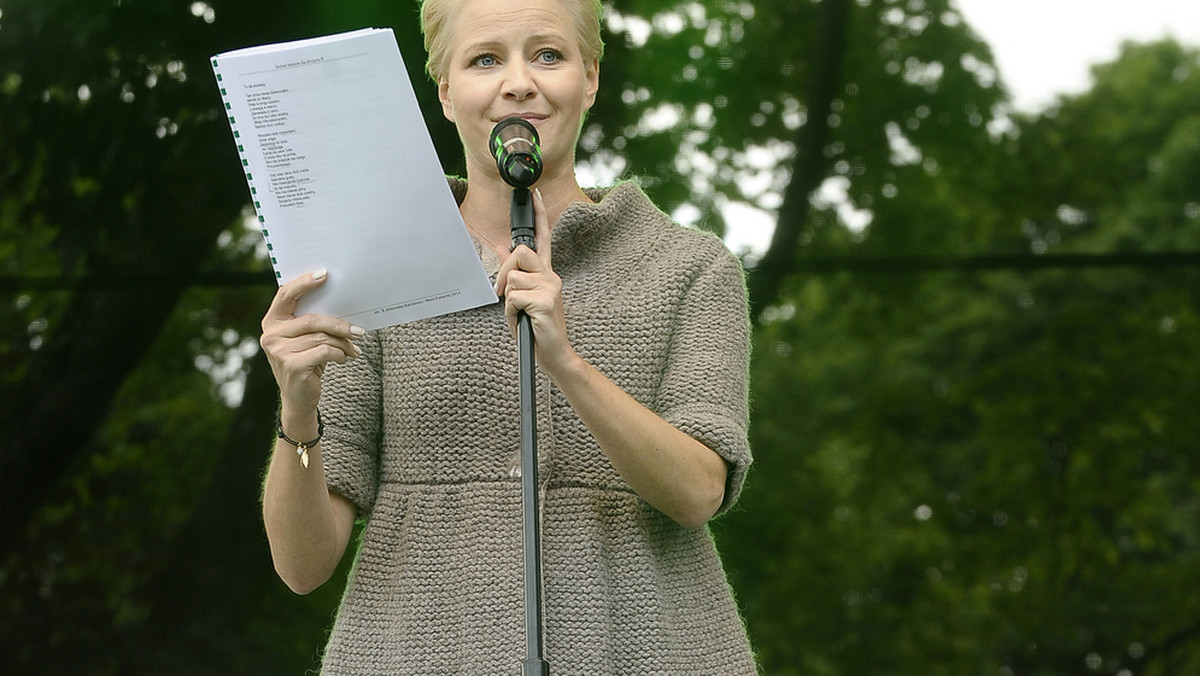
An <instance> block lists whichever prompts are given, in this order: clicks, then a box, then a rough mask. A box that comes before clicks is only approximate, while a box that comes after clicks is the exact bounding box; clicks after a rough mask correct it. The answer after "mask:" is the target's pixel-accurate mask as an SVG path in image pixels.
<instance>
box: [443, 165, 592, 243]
mask: <svg viewBox="0 0 1200 676" xmlns="http://www.w3.org/2000/svg"><path fill="white" fill-rule="evenodd" d="M534 187H535V188H536V189H538V190H540V191H541V192H542V199H543V200H544V201H545V203H546V216H547V217H548V218H549V220H550V227H551V228H553V227H554V224H555V223H557V222H558V217H559V216H561V215H562V212H563V211H565V210H566V209H567V207H568V206H570V205H571V204H572V203H574V202H591V201H592V199H591V198H590V197H588V196H587V193H585V192H584V191H583V190H582V189H581V188H580V187H579V184H578V183H577V182H576V181H575V175H574V173H573V172H568V173H559V174H557V175H548V174H543V175H542V177H541V178H540V179H539V180H538V182H537V184H536V185H535V186H534ZM511 204H512V188H511V187H509V185H508V184H507V183H505V182H504V181H502V180H501V179H500V177H499V176H498V175H497V174H496V173H495V172H494V171H490V172H489V171H472V168H471V167H467V195H466V198H465V199H463V202H462V204H461V205H460V206H459V211H460V212H462V215H463V220H465V221H466V222H467V227H468V228H470V229H471V230H472V231H474V234H475V235H476V236H477V237H479V238H481V239H483V240H484V241H485V242H486V243H488V244H491V245H492V246H493V248H499V247H500V246H502V245H506V244H507V243H508V241H509V209H510V206H511Z"/></svg>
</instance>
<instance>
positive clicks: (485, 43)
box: [438, 0, 599, 175]
mask: <svg viewBox="0 0 1200 676" xmlns="http://www.w3.org/2000/svg"><path fill="white" fill-rule="evenodd" d="M448 29H449V30H451V31H452V34H451V48H450V53H449V59H448V63H447V66H446V75H445V77H443V78H442V81H441V82H439V83H438V95H439V98H441V101H442V110H443V112H444V114H445V115H446V117H447V118H448V119H449V120H450V121H451V122H454V123H455V125H456V126H457V127H458V134H459V137H460V138H461V139H462V142H463V149H464V151H465V153H466V157H467V167H468V175H470V174H472V173H474V172H478V171H481V170H482V171H485V172H490V173H493V174H495V173H497V172H496V164H495V161H494V160H493V159H492V156H491V152H490V150H489V149H488V135H489V134H490V133H491V131H492V128H493V127H494V126H495V125H496V123H497V122H499V121H500V120H502V119H504V118H506V117H510V116H513V115H519V116H521V117H524V118H525V119H527V120H529V121H530V122H532V123H533V125H534V126H535V127H536V128H537V130H538V136H539V137H540V139H541V147H542V155H543V157H544V161H545V170H546V173H547V174H553V173H557V172H562V171H568V172H573V171H574V161H575V143H576V141H578V138H579V128H580V124H581V121H582V119H583V114H584V113H585V112H586V111H587V110H588V109H589V108H591V106H592V103H593V102H594V101H595V99H596V88H597V87H598V85H599V63H597V62H596V61H594V60H593V61H592V62H590V63H585V62H584V61H583V57H582V55H581V54H580V51H579V42H578V40H577V38H576V34H575V29H574V24H573V23H572V20H571V15H570V14H569V13H568V11H567V9H566V8H565V7H564V6H563V4H562V2H561V0H463V2H462V3H461V5H460V6H459V9H458V13H457V14H456V15H455V17H454V19H453V21H452V22H451V24H450V25H449V26H448Z"/></svg>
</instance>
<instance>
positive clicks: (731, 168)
mask: <svg viewBox="0 0 1200 676" xmlns="http://www.w3.org/2000/svg"><path fill="white" fill-rule="evenodd" d="M1048 4H1053V3H1048ZM606 5H607V7H608V13H607V16H606V20H605V29H606V32H605V36H604V37H605V39H606V42H607V45H608V55H607V57H606V59H605V61H604V63H603V65H602V69H601V78H602V88H601V95H600V98H599V100H598V102H597V105H596V108H595V109H594V112H593V114H592V115H591V116H590V117H589V119H588V122H587V124H586V126H585V129H584V134H583V140H582V143H581V150H580V157H581V160H582V165H583V167H584V169H585V171H584V172H582V173H585V174H586V175H587V176H589V177H591V178H593V179H595V180H596V181H599V182H611V181H613V180H616V179H618V178H633V179H637V180H638V181H639V182H640V183H641V184H642V185H643V186H644V187H645V189H646V190H647V192H648V193H649V194H650V195H651V196H652V197H653V198H654V199H655V200H656V201H657V202H658V203H659V204H660V205H662V206H663V207H664V208H665V209H666V210H667V211H669V212H671V213H672V214H673V215H675V216H676V217H677V218H678V219H679V220H680V221H681V222H684V223H688V224H691V225H694V226H695V227H700V228H704V229H707V230H711V231H713V232H716V233H718V234H730V235H731V237H730V239H728V240H727V241H733V238H732V234H733V233H734V232H736V231H737V229H738V227H739V226H740V227H745V225H746V223H761V222H762V218H763V214H766V215H767V216H768V218H769V221H770V223H769V226H770V236H769V237H761V238H760V241H762V242H764V243H765V244H764V245H763V246H761V247H759V248H757V249H754V248H751V249H741V248H740V247H738V246H736V245H731V246H733V247H734V248H735V249H737V252H738V253H740V254H742V255H743V260H744V261H745V263H746V266H747V270H748V279H749V284H750V290H751V301H752V307H753V311H754V319H755V324H754V359H753V364H752V396H753V410H752V427H751V440H752V444H753V448H754V451H755V455H756V462H755V465H754V468H753V470H752V472H751V474H750V477H749V480H748V483H747V487H746V492H745V493H744V496H743V498H742V500H741V501H740V502H739V504H738V506H737V508H736V509H735V510H734V511H733V512H732V513H730V514H727V515H725V516H723V517H721V518H720V519H718V520H717V521H716V522H714V523H713V524H712V532H713V535H714V537H715V538H716V540H717V543H718V545H719V547H720V549H721V551H722V555H723V557H724V559H725V561H726V565H727V568H728V571H729V574H730V579H731V582H732V584H733V586H734V589H735V591H736V593H737V596H738V599H739V602H740V604H741V606H742V608H743V611H744V614H745V617H746V620H747V623H748V628H749V632H750V635H751V638H752V640H753V642H754V645H755V647H756V649H757V651H758V653H759V656H760V660H761V663H762V666H763V672H764V674H767V675H768V676H790V675H794V674H906V675H907V674H912V675H918V674H920V675H936V674H946V675H959V674H996V675H1001V676H1003V675H1024V674H1114V675H1119V676H1133V675H1135V674H1137V675H1142V674H1145V675H1151V674H1160V675H1174V674H1192V673H1200V585H1197V584H1196V583H1195V580H1196V578H1197V576H1198V574H1200V472H1198V471H1197V469H1198V468H1197V464H1198V463H1200V454H1198V453H1197V452H1196V451H1197V445H1198V441H1200V415H1197V412H1198V411H1200V315H1198V310H1200V53H1198V51H1197V49H1196V48H1195V47H1194V46H1191V45H1186V44H1181V43H1179V42H1176V41H1174V40H1171V39H1163V40H1157V41H1153V42H1149V43H1139V44H1134V43H1129V44H1125V45H1123V46H1122V48H1121V50H1120V51H1119V53H1118V54H1115V55H1114V58H1113V59H1112V60H1110V61H1109V62H1106V63H1102V64H1098V65H1096V67H1095V68H1094V69H1093V71H1092V78H1091V80H1090V81H1089V83H1088V84H1087V86H1086V87H1084V88H1083V89H1081V90H1079V91H1076V92H1073V93H1071V94H1070V95H1067V96H1063V97H1060V98H1056V99H1054V100H1052V101H1050V102H1048V103H1047V105H1045V106H1042V107H1039V108H1037V109H1033V110H1029V109H1019V108H1017V107H1016V106H1014V105H1013V98H1012V89H1011V88H1010V87H1009V86H1008V85H1007V83H1006V82H1005V79H1004V73H1003V72H1001V71H999V70H998V69H997V67H996V63H997V62H996V59H995V58H994V55H993V53H992V50H991V49H990V48H989V46H988V44H987V43H986V42H985V41H984V40H983V39H982V37H981V32H979V31H977V30H976V29H975V28H974V27H972V26H971V25H970V23H969V22H968V21H966V20H965V18H964V16H963V14H962V13H960V12H959V11H958V9H957V6H956V5H955V4H954V3H953V2H952V1H950V0H902V1H895V0H712V1H705V2H699V1H686V0H683V1H679V2H674V1H670V0H612V1H610V2H607V3H606ZM1024 6H1025V7H1026V10H1025V11H1030V12H1032V11H1034V10H1032V9H1030V8H1029V6H1028V4H1027V3H1026V4H1025V5H1024ZM1130 11H1137V10H1136V8H1131V9H1130ZM415 17H416V6H415V3H414V2H410V1H408V0H363V1H361V2H355V3H346V2H340V1H335V0H294V1H293V2H290V3H288V4H286V5H281V4H280V3H275V2H265V1H262V0H224V1H220V0H208V1H207V2H193V1H191V0H107V1H105V2H98V1H96V0H88V1H84V0H3V1H0V514H2V515H3V518H0V671H3V673H6V674H7V673H13V674H65V673H71V674H197V675H199V674H298V673H303V672H305V671H306V670H311V669H313V668H315V666H316V664H317V662H316V656H317V651H318V650H319V647H320V646H321V644H322V643H323V640H324V636H325V632H326V631H327V628H328V626H329V624H330V620H331V617H332V613H333V612H334V609H335V607H336V604H337V600H338V597H339V593H340V580H341V579H343V577H344V573H345V570H346V568H347V566H348V565H349V562H350V561H349V559H350V557H349V556H348V557H347V561H346V562H345V565H344V566H343V568H342V570H341V572H340V573H339V576H338V577H336V578H335V580H333V581H331V582H330V583H329V584H327V585H325V586H324V587H323V588H321V589H320V590H318V591H317V592H315V593H313V594H311V595H309V596H306V597H299V596H295V595H293V594H291V593H290V592H289V591H287V589H286V588H285V587H284V586H283V585H282V583H281V582H279V581H278V579H277V578H276V577H275V575H274V572H273V571H272V569H271V564H270V560H269V556H268V552H267V548H266V544H265V540H264V537H263V534H262V527H261V522H260V519H259V512H258V507H257V499H258V490H259V481H260V477H261V473H262V470H263V467H264V466H265V462H266V459H267V452H268V450H269V448H270V446H271V441H272V437H273V430H272V423H271V421H272V420H273V417H274V409H275V406H276V393H275V390H274V385H273V381H272V379H271V376H270V372H269V369H268V368H266V366H265V363H264V360H263V359H262V357H261V354H260V353H259V351H258V349H257V336H258V331H259V329H258V321H259V319H260V318H261V315H262V313H263V311H264V309H265V307H266V305H267V303H268V301H269V298H270V295H271V293H272V287H273V280H272V275H271V274H270V272H269V266H268V265H267V264H266V263H265V261H264V258H263V256H262V244H261V236H260V235H259V233H258V231H257V229H256V228H255V227H254V225H253V222H252V218H251V212H250V211H249V209H248V206H247V202H248V200H247V197H248V195H247V190H246V187H245V184H244V179H243V177H242V175H241V173H240V171H239V169H238V163H237V159H236V155H235V152H234V147H233V144H232V142H231V137H230V134H229V129H228V125H227V123H226V121H225V119H224V116H223V115H222V112H221V107H220V101H219V97H218V95H217V92H216V88H215V84H214V82H213V81H212V76H211V73H210V71H209V68H208V57H209V56H210V55H212V54H214V53H216V52H219V51H223V50H229V49H234V48H238V47H242V46H246V45H251V44H260V43H265V42H273V41H281V40H288V39H295V38H300V37H308V36H312V35H317V34H322V33H329V32H335V31H339V30H347V29H352V28H358V27H362V26H367V25H377V26H392V27H394V28H395V30H396V34H397V38H398V40H399V41H400V45H401V51H402V53H403V54H404V56H405V58H406V61H407V66H408V69H409V71H410V75H411V77H412V79H413V81H414V83H415V84H416V90H417V94H418V96H419V98H420V100H421V103H422V106H423V109H424V110H425V113H426V118H427V121H428V122H429V125H430V131H431V134H432V136H433V138H434V141H435V145H436V146H437V148H438V151H439V154H440V156H441V157H442V159H443V162H444V165H445V169H446V171H447V172H448V173H457V172H461V171H462V161H461V149H460V148H459V145H458V139H457V136H456V135H455V133H454V130H453V128H452V127H451V126H450V125H449V124H448V123H446V122H445V121H444V120H443V119H442V117H441V115H440V109H439V107H438V105H437V102H436V98H435V96H434V94H435V92H434V87H433V85H432V83H430V82H429V81H428V79H427V77H426V76H425V75H424V74H423V72H422V63H423V52H422V49H421V44H420V37H419V34H418V31H417V22H416V18H415ZM1029 21H1030V22H1031V23H1036V22H1037V21H1038V17H1037V16H1036V15H1031V16H1029ZM1069 31H1070V27H1069V26H1068V27H1064V32H1069ZM1034 46H1036V47H1038V48H1042V49H1045V48H1046V46H1045V45H1044V44H1038V45H1034V44H1033V43H1032V42H1031V48H1033V47H1034ZM423 85H427V86H423ZM517 669H518V666H517V665H514V672H516V670H517Z"/></svg>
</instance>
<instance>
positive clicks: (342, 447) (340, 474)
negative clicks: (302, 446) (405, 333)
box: [320, 331, 382, 517]
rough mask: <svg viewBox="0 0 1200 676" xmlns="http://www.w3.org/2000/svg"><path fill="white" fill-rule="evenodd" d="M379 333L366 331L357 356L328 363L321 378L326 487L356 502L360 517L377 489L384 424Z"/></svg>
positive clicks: (322, 451) (371, 501)
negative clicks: (381, 400) (359, 354)
mask: <svg viewBox="0 0 1200 676" xmlns="http://www.w3.org/2000/svg"><path fill="white" fill-rule="evenodd" d="M378 334H379V332H378V331H371V332H368V333H367V335H366V336H365V337H364V338H362V339H361V340H360V341H359V342H358V345H359V347H361V348H362V350H363V355H362V356H361V357H359V358H358V359H351V360H350V361H348V362H346V363H345V364H337V363H330V364H328V365H327V366H326V367H325V373H324V375H323V377H322V378H321V404H320V410H321V418H322V419H323V420H324V422H325V433H324V435H323V437H322V439H321V456H322V458H323V460H324V463H325V483H326V485H328V486H329V489H330V490H331V491H334V492H335V493H338V494H340V495H343V496H345V497H347V498H349V499H350V500H351V501H352V502H354V504H355V505H357V506H358V513H359V516H360V517H361V516H366V515H368V514H370V512H371V508H372V507H373V506H374V504H375V494H376V491H377V489H378V468H379V447H380V428H381V422H380V421H381V420H382V415H381V408H380V391H381V388H382V385H381V379H380V372H381V369H380V360H381V349H380V340H379V335H378Z"/></svg>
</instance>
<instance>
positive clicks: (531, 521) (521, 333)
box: [509, 188, 550, 676]
mask: <svg viewBox="0 0 1200 676" xmlns="http://www.w3.org/2000/svg"><path fill="white" fill-rule="evenodd" d="M509 224H510V228H511V230H512V248H514V249H515V248H517V247H518V246H520V245H521V244H524V245H525V246H528V247H529V248H530V249H533V250H534V251H537V241H536V237H535V234H534V224H533V196H532V195H531V194H530V192H529V189H528V188H513V191H512V209H511V212H510V217H509ZM533 348H534V345H533V324H532V322H530V320H529V315H527V314H525V312H524V311H522V312H520V313H518V314H517V368H518V370H519V371H520V387H521V514H522V519H523V523H524V528H523V529H524V546H525V662H524V665H523V667H522V669H521V674H522V676H550V664H549V663H548V662H546V660H545V659H544V658H543V655H544V651H543V647H542V626H543V623H542V556H541V555H542V544H541V521H540V517H539V510H538V458H537V401H536V396H537V382H536V381H535V380H534V378H535V375H536V370H537V363H536V361H535V358H534V349H533Z"/></svg>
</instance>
